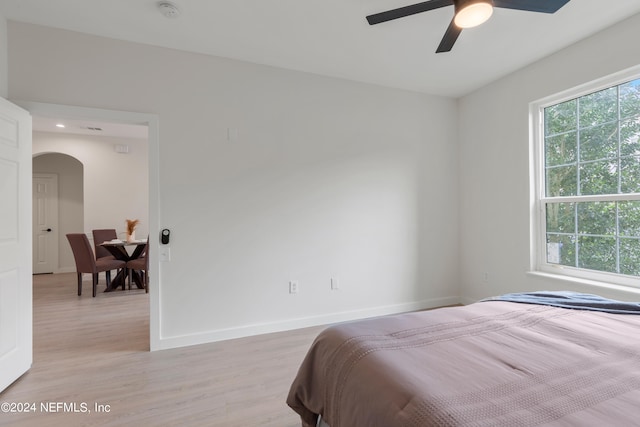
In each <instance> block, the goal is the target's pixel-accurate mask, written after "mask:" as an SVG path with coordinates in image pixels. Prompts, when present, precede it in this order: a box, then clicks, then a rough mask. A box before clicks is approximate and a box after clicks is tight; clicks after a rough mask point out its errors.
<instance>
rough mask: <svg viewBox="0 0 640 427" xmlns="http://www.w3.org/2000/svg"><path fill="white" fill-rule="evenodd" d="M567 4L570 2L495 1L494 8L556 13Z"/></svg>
mask: <svg viewBox="0 0 640 427" xmlns="http://www.w3.org/2000/svg"><path fill="white" fill-rule="evenodd" d="M567 3H569V0H493V6H494V7H502V8H504V9H518V10H527V11H529V12H542V13H555V12H557V11H558V10H559V9H560V8H561V7H562V6H564V5H565V4H567Z"/></svg>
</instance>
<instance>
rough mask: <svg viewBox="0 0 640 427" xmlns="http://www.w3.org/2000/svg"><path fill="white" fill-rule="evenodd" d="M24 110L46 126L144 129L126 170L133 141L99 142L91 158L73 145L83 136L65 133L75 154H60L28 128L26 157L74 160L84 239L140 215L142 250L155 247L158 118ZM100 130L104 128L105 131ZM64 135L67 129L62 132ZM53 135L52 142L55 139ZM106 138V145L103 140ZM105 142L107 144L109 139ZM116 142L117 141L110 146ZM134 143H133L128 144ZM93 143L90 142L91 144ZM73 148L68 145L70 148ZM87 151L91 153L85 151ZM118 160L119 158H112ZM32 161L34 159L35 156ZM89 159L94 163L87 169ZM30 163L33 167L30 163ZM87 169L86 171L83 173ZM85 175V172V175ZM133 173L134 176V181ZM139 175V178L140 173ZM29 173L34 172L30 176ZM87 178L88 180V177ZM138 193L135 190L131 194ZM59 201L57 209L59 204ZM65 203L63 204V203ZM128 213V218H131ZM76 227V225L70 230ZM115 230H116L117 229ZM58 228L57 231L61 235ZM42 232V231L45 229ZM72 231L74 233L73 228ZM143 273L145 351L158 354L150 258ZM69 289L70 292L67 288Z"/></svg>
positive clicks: (70, 109) (30, 106)
mask: <svg viewBox="0 0 640 427" xmlns="http://www.w3.org/2000/svg"><path fill="white" fill-rule="evenodd" d="M19 105H20V106H22V107H23V108H24V109H26V110H27V111H29V112H30V113H31V115H32V117H33V118H34V123H35V122H36V121H37V120H39V119H47V120H53V121H56V122H57V121H58V120H67V121H72V122H75V123H79V122H87V123H91V125H90V126H87V127H89V128H97V127H100V126H96V125H94V124H95V123H103V124H105V125H107V124H108V125H118V126H120V127H127V126H129V127H131V126H134V127H137V128H140V127H144V129H145V132H146V135H147V138H146V140H145V143H146V151H145V156H144V161H141V160H140V161H137V162H136V161H134V162H133V164H129V165H127V164H126V163H127V161H125V160H124V159H129V161H131V159H132V157H131V155H132V154H133V153H136V152H137V154H140V146H138V145H136V144H135V143H134V142H133V140H131V139H130V140H127V139H126V138H125V140H124V141H123V139H122V137H111V136H109V137H101V138H103V139H102V140H101V142H102V143H103V144H102V147H101V150H102V152H95V150H96V149H97V148H98V147H96V146H91V145H89V146H87V145H86V144H85V146H84V147H83V148H78V147H80V145H79V143H78V141H79V140H82V139H87V138H88V137H87V136H86V135H84V136H83V135H78V134H76V135H73V136H69V135H68V134H69V133H70V132H66V133H63V134H66V135H67V136H66V137H64V139H66V140H67V143H69V140H73V142H74V143H77V144H76V150H77V151H76V152H74V151H73V150H69V148H68V147H67V149H62V148H61V144H62V143H61V139H63V138H62V137H60V136H59V135H61V134H56V133H55V132H51V133H50V134H49V135H44V139H45V140H46V139H47V138H49V139H50V141H48V143H47V147H46V148H43V147H42V146H39V145H38V142H37V139H39V138H40V137H41V136H42V135H40V134H39V132H40V131H39V130H37V129H36V127H35V126H34V131H33V137H34V138H33V140H34V144H33V153H32V155H34V156H36V155H45V154H46V155H49V154H52V153H58V154H63V155H68V156H70V157H73V158H75V159H77V160H78V161H79V162H81V164H82V165H83V174H82V178H83V200H82V203H83V224H82V226H81V230H79V231H80V232H85V233H86V232H87V230H89V232H88V233H86V234H87V235H88V237H89V236H90V235H91V233H90V230H91V229H97V228H116V229H117V230H118V231H124V226H125V221H126V219H133V218H132V217H135V216H142V215H143V214H142V213H141V212H144V215H146V221H145V222H146V224H144V230H142V226H143V224H142V223H141V225H140V226H141V230H140V233H141V234H148V235H149V236H150V238H149V242H148V244H149V245H151V246H157V245H158V242H157V239H155V238H154V233H155V232H156V231H157V230H158V229H159V226H158V199H159V198H158V180H159V178H158V177H159V173H158V160H157V159H158V151H159V149H158V145H159V142H158V141H159V136H158V118H157V116H155V115H151V114H144V113H134V112H123V111H113V110H102V109H94V108H85V107H74V106H64V105H57V104H44V103H34V102H22V103H19ZM105 127H106V126H105ZM66 130H67V131H68V130H69V129H68V128H67V129H66ZM84 130H85V131H89V132H95V129H84ZM56 135H58V136H56ZM104 138H107V139H104ZM109 138H111V139H109ZM116 138H118V139H117V140H116ZM133 139H135V137H134V138H133ZM51 140H55V143H52V141H51ZM93 142H94V143H95V140H94V141H93ZM72 145H73V144H72ZM89 147H90V148H91V149H89ZM92 150H94V154H90V152H91V151H92ZM107 151H109V153H110V155H112V156H115V157H112V160H111V161H107V160H106V157H105V153H106V152H107ZM118 156H119V157H118ZM36 157H37V156H36ZM91 159H93V160H94V162H93V163H92V161H91ZM34 161H37V160H35V159H34ZM141 163H145V164H146V166H147V167H146V168H142V167H140V166H141ZM90 165H91V167H89V166H90ZM89 169H91V172H89ZM136 170H137V171H138V174H137V175H136V173H135V172H136ZM140 170H142V172H140ZM34 172H35V170H34ZM92 174H93V175H92ZM116 176H118V177H120V178H122V180H123V182H126V184H123V185H119V184H116V183H114V181H116V179H115V178H114V177H116ZM141 183H142V184H143V186H142V189H140V186H139V185H140V184H141ZM136 186H137V187H136ZM111 187H117V188H116V189H115V193H116V195H113V194H112V195H108V194H107V193H108V191H105V189H109V188H111ZM136 188H138V189H136ZM58 190H59V191H63V189H62V188H58ZM123 191H124V192H125V193H126V192H129V193H130V194H133V195H134V196H135V198H136V200H138V202H137V203H138V204H137V205H136V206H135V207H134V209H132V206H131V204H130V203H125V202H123V200H122V193H123ZM58 199H59V203H62V201H61V200H60V198H58ZM65 203H66V201H65ZM132 210H134V212H132ZM106 222H108V223H109V224H114V223H117V222H122V224H121V225H120V224H117V225H116V226H113V225H112V226H105V225H103V224H105V223H106ZM78 223H79V221H76V223H75V224H76V226H75V227H77V224H78ZM118 225H119V226H118ZM61 226H62V223H60V225H59V226H58V228H59V229H60V231H61V232H62V230H61ZM47 228H48V227H47ZM74 230H77V228H74ZM61 232H60V233H59V239H58V249H59V251H58V252H59V259H58V268H57V271H58V272H61V273H64V272H67V271H69V266H64V265H63V261H64V259H65V258H64V257H65V255H64V254H63V252H64V251H63V250H62V249H61V248H64V249H66V247H67V246H68V244H67V245H65V243H66V239H65V238H63V237H62V236H64V234H62V233H61ZM153 249H154V248H151V253H152V254H153V253H154V252H155V253H158V252H157V251H154V250H153ZM68 250H69V254H68V256H69V259H71V260H73V255H72V253H71V250H70V248H68ZM71 269H72V270H71V271H75V262H74V263H73V264H71ZM149 270H150V271H152V272H153V273H152V274H150V275H149V294H148V295H149V317H148V323H147V322H145V323H146V324H147V325H148V326H147V327H148V334H149V347H150V350H152V351H153V350H156V349H159V344H158V343H159V341H160V340H159V288H158V287H159V286H160V280H159V276H160V272H159V265H158V262H157V260H156V259H154V257H153V256H151V258H150V265H149ZM70 289H72V287H71V288H70Z"/></svg>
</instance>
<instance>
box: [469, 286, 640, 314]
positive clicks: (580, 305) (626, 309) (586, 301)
mask: <svg viewBox="0 0 640 427" xmlns="http://www.w3.org/2000/svg"><path fill="white" fill-rule="evenodd" d="M482 301H508V302H520V303H525V304H541V305H551V306H554V307H563V308H574V309H578V310H591V311H604V312H606V313H615V314H640V303H638V302H626V301H617V300H612V299H608V298H604V297H601V296H599V295H593V294H581V293H578V292H570V291H538V292H523V293H514V294H504V295H500V296H497V297H490V298H485V299H483V300H481V302H482Z"/></svg>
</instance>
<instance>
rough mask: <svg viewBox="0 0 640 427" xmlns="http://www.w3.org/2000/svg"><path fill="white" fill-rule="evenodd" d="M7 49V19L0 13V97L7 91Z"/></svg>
mask: <svg viewBox="0 0 640 427" xmlns="http://www.w3.org/2000/svg"><path fill="white" fill-rule="evenodd" d="M7 51H8V41H7V20H6V19H5V17H4V16H2V14H0V97H2V98H6V97H7V96H8V93H9V78H8V75H9V73H8V71H9V69H8V60H9V58H8V53H7Z"/></svg>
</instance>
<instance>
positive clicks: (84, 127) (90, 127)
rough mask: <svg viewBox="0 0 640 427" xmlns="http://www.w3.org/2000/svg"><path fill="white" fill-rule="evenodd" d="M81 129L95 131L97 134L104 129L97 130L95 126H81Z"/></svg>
mask: <svg viewBox="0 0 640 427" xmlns="http://www.w3.org/2000/svg"><path fill="white" fill-rule="evenodd" d="M80 129H85V130H93V131H96V132H102V128H96V127H93V126H80Z"/></svg>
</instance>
